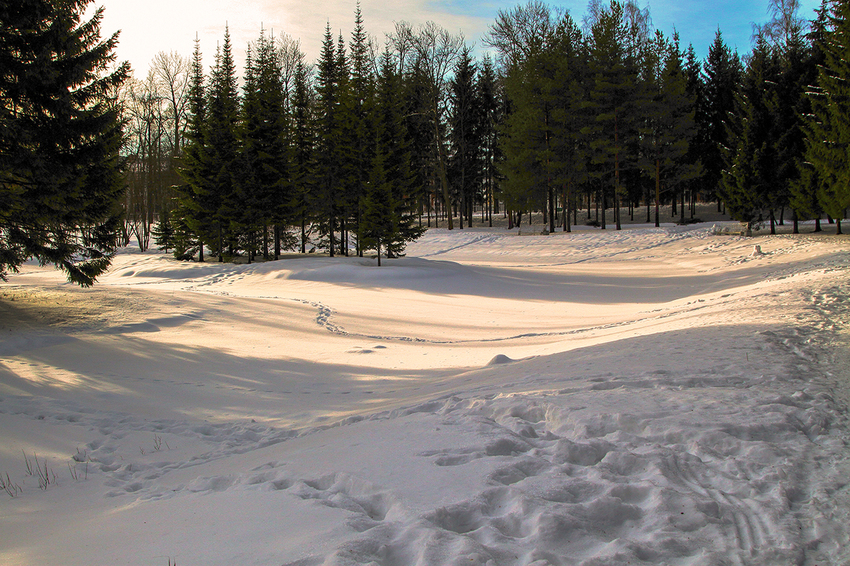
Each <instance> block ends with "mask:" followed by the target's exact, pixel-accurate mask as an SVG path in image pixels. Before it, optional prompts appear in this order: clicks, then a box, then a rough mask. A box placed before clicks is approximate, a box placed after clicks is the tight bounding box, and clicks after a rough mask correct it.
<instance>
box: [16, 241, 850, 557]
mask: <svg viewBox="0 0 850 566" xmlns="http://www.w3.org/2000/svg"><path fill="white" fill-rule="evenodd" d="M716 232H717V230H715V229H713V227H712V226H711V225H696V226H691V227H688V228H682V227H666V228H660V229H655V228H643V227H637V228H630V229H627V230H623V231H620V232H615V231H613V230H609V231H605V232H603V231H599V230H579V231H576V232H574V233H572V234H562V233H558V234H555V235H552V236H526V235H523V236H518V235H517V234H516V232H515V231H514V232H507V231H505V230H503V229H500V230H484V229H475V230H464V231H459V230H454V231H452V232H448V231H445V230H431V231H429V232H428V233H427V234H426V235H425V236H424V237H423V238H422V239H421V240H420V241H419V242H416V243H415V244H413V245H411V246H410V248H409V250H408V252H409V253H408V257H406V258H404V259H400V260H392V261H387V262H385V265H384V266H383V267H381V268H377V267H376V266H375V261H374V259H370V258H366V259H357V258H333V259H331V258H325V257H308V258H287V259H285V260H282V261H278V262H268V263H260V264H254V265H220V264H217V263H206V264H203V265H198V264H193V263H180V262H177V261H174V260H173V259H170V258H169V257H168V256H166V255H164V254H161V253H153V252H152V253H144V254H143V253H139V252H138V251H133V250H131V249H128V250H124V251H122V253H120V254H119V255H118V256H117V258H116V260H115V262H114V266H113V269H112V270H111V271H110V272H109V273H108V274H107V275H106V276H104V277H102V278H101V281H100V283H99V284H98V285H97V286H95V287H94V288H93V289H88V290H86V289H79V288H76V287H74V286H72V285H69V284H66V283H64V282H63V279H62V275H61V273H59V272H57V271H55V270H53V269H52V268H39V267H38V266H27V267H26V268H25V269H24V270H23V272H22V273H21V274H17V275H13V276H12V277H11V278H10V281H9V282H8V283H6V284H2V285H0V434H2V436H0V438H1V439H2V440H0V477H2V480H3V484H5V485H6V486H7V490H8V491H9V492H10V493H11V494H14V495H15V497H11V496H10V494H9V493H2V492H0V563H2V564H8V565H22V566H23V565H45V564H57V565H59V564H61V565H66V566H69V565H85V566H99V565H106V564H132V565H140V566H141V565H144V566H156V565H162V566H165V565H167V564H168V563H169V562H171V563H172V564H173V563H174V562H175V561H176V562H177V564H179V566H198V565H204V566H207V565H240V566H244V565H249V564H258V565H287V566H296V565H297V566H318V565H326V566H330V565H380V566H414V565H419V566H442V565H446V566H448V565H454V566H457V565H461V564H463V565H475V564H481V565H491V566H497V565H498V566H519V565H535V566H544V565H553V566H559V565H564V566H566V565H579V564H583V565H617V564H633V565H634V564H677V565H678V564H694V565H752V564H764V565H789V564H795V565H796V564H801V565H802V564H810V565H814V564H818V565H830V564H831V565H842V564H848V563H850V486H848V485H847V484H848V481H850V458H848V456H850V453H848V441H850V422H848V413H847V401H848V399H850V394H848V392H850V348H848V344H850V305H849V304H848V299H850V279H848V273H850V253H848V252H850V240H848V238H847V237H835V236H834V235H823V236H819V235H801V236H791V235H780V236H762V237H758V238H756V239H746V238H742V237H739V236H729V235H716ZM755 245H758V246H760V252H759V251H757V250H756V249H755V248H754V246H755ZM36 458H37V459H38V465H39V466H40V468H41V469H42V470H43V469H44V468H45V467H46V469H47V479H48V483H47V485H46V486H40V483H42V484H43V483H44V480H43V479H41V480H40V478H39V472H38V471H36V470H35V469H34V468H35V467H36ZM28 465H29V467H30V471H29V472H28V470H27V466H28ZM30 472H31V473H30ZM7 474H8V475H7ZM42 475H43V472H42ZM42 487H45V488H46V489H42Z"/></svg>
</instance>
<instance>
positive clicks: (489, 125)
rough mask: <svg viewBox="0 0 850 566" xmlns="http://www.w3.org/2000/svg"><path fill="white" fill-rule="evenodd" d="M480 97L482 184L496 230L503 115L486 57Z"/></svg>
mask: <svg viewBox="0 0 850 566" xmlns="http://www.w3.org/2000/svg"><path fill="white" fill-rule="evenodd" d="M478 93H479V96H480V101H479V104H480V111H481V122H480V124H479V126H480V128H481V134H480V139H481V142H482V146H481V152H482V161H483V163H482V182H483V184H484V201H485V208H486V211H487V219H488V221H489V223H490V227H491V228H492V227H493V211H494V206H495V199H496V195H497V193H498V177H497V175H496V163H497V161H498V149H497V148H498V127H497V126H498V124H500V123H501V120H502V115H501V109H502V106H501V104H500V97H501V93H500V85H499V83H498V78H497V77H496V71H495V69H494V68H493V61H492V59H490V57H489V56H485V58H484V62H483V64H482V66H481V73H479V75H478Z"/></svg>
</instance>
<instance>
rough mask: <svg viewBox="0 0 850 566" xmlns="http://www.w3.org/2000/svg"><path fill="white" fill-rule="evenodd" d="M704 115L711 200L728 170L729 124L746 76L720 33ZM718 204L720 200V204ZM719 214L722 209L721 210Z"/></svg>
mask: <svg viewBox="0 0 850 566" xmlns="http://www.w3.org/2000/svg"><path fill="white" fill-rule="evenodd" d="M703 68H704V73H705V83H704V84H705V99H704V101H705V115H704V120H705V121H704V123H703V128H704V130H703V133H702V135H703V136H704V138H703V140H704V143H705V145H704V147H703V148H702V149H703V154H702V163H703V166H704V167H705V172H704V176H703V181H704V186H705V190H706V192H707V193H708V196H709V197H710V198H717V197H719V194H720V190H721V182H722V179H723V169H724V168H725V166H726V162H725V161H724V156H723V148H726V147H729V133H728V128H727V122H728V119H729V116H730V115H731V114H732V113H734V112H735V97H736V93H737V91H738V85H739V83H740V80H741V75H742V73H743V70H742V67H741V62H740V59H739V58H738V54H737V53H732V51H731V50H730V49H729V48H728V47H727V46H726V44H725V43H724V42H723V35H722V34H721V32H720V30H719V29H718V30H717V33H716V34H715V36H714V43H712V44H711V47H710V48H709V50H708V58H707V59H706V61H705V63H704V66H703ZM718 204H719V200H718ZM718 210H719V209H718Z"/></svg>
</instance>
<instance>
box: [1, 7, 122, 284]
mask: <svg viewBox="0 0 850 566" xmlns="http://www.w3.org/2000/svg"><path fill="white" fill-rule="evenodd" d="M90 3H91V2H90V1H89V0H69V1H66V2H51V1H48V0H19V1H16V2H3V3H2V5H0V22H2V26H0V69H2V71H0V123H2V129H0V200H2V203H3V205H2V210H0V279H3V280H5V278H6V275H7V273H8V272H9V271H13V272H14V271H17V270H18V268H19V266H20V265H21V264H22V263H23V262H25V261H26V260H27V259H29V258H35V259H37V260H38V261H39V262H40V263H42V264H47V263H52V264H54V265H56V266H57V267H58V268H60V269H62V270H63V271H64V272H65V273H66V274H67V276H68V279H69V280H70V281H72V282H74V283H77V284H79V285H81V286H90V285H92V284H93V283H94V282H95V279H96V277H97V276H98V275H100V274H101V273H103V272H104V271H105V270H106V269H107V268H108V267H109V265H110V261H111V256H112V253H113V252H114V249H115V242H116V240H117V234H118V230H119V227H120V210H119V205H120V199H121V196H122V194H123V190H124V188H123V183H122V179H121V172H120V159H119V155H118V152H119V149H120V147H121V143H122V120H121V115H120V108H119V107H118V105H117V104H116V93H117V91H118V88H119V87H120V86H121V84H122V83H124V81H125V80H126V79H127V77H128V75H129V72H130V67H129V64H127V63H124V64H122V65H120V66H119V67H118V68H117V69H116V70H114V71H112V72H110V73H108V74H105V75H101V73H102V71H103V70H104V69H106V68H107V67H108V65H109V64H110V63H112V62H113V61H114V60H115V55H114V53H113V52H114V50H115V47H116V45H117V43H118V34H117V33H116V34H114V35H112V36H111V37H109V38H108V39H106V40H102V39H101V37H100V31H101V29H100V27H101V22H102V20H103V8H100V9H98V10H97V11H96V12H95V14H94V16H93V17H92V18H91V19H90V20H88V21H83V20H82V17H83V15H84V13H85V11H86V8H87V7H88V6H89V4H90Z"/></svg>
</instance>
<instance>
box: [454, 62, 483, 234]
mask: <svg viewBox="0 0 850 566" xmlns="http://www.w3.org/2000/svg"><path fill="white" fill-rule="evenodd" d="M477 72H478V69H477V67H476V65H475V63H474V62H473V60H472V58H471V56H470V54H469V49H464V51H463V52H462V53H461V55H460V58H459V59H458V61H457V63H456V64H455V73H454V78H453V79H452V80H451V82H450V88H451V96H450V98H451V102H452V106H451V109H450V111H449V126H450V133H449V143H450V147H451V155H450V157H449V163H448V172H449V179H450V181H451V184H452V187H453V189H454V190H453V194H454V195H455V199H456V202H457V204H458V206H459V209H460V214H459V221H460V228H461V229H463V223H464V218H466V219H467V223H468V224H469V225H470V226H471V224H472V208H473V205H474V201H475V199H476V197H478V196H479V188H480V186H481V173H482V171H481V165H480V164H481V148H482V145H483V141H482V140H481V129H482V128H481V122H482V117H481V101H480V95H479V93H478V91H477V88H476V87H477V84H476V83H477V81H476V75H477Z"/></svg>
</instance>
